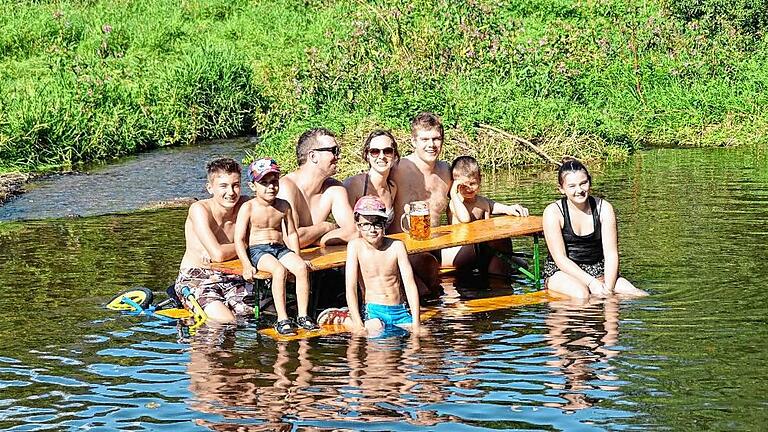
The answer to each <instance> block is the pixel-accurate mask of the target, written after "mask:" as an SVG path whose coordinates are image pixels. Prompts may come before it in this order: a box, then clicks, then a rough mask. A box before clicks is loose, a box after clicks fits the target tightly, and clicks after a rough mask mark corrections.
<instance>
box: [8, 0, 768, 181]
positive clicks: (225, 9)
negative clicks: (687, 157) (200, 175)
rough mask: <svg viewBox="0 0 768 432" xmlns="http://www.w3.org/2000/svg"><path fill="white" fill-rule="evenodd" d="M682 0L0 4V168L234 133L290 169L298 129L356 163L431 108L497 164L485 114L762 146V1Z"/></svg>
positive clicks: (458, 146)
mask: <svg viewBox="0 0 768 432" xmlns="http://www.w3.org/2000/svg"><path fill="white" fill-rule="evenodd" d="M686 1H687V3H686V2H683V3H685V4H683V3H680V2H668V0H659V1H656V2H654V1H639V0H624V1H618V0H588V1H580V2H574V1H568V0H533V1H527V2H522V1H520V2H490V1H485V0H481V1H469V0H465V1H460V0H451V1H448V0H443V1H438V2H432V1H429V2H428V1H423V0H416V1H405V0H395V1H392V2H363V1H361V0H360V1H302V2H299V1H287V0H283V1H280V0H265V1H259V2H256V1H244V0H192V1H182V2H178V1H170V0H140V1H128V0H122V1H109V2H107V1H97V0H90V1H86V0H81V1H60V2H51V3H42V2H32V1H28V2H18V1H17V2H4V3H3V4H2V6H0V171H11V170H22V171H29V170H41V169H45V168H47V167H48V168H50V167H54V168H60V167H65V168H66V167H71V166H72V165H73V164H77V163H80V162H85V161H92V160H105V159H109V158H113V157H117V156H120V155H124V154H129V153H135V152H138V151H142V150H145V149H150V148H154V147H158V146H165V145H180V144H187V143H191V142H194V141H196V140H201V139H211V138H223V137H232V136H238V135H244V134H259V135H261V137H262V140H261V142H262V144H261V147H260V148H257V149H255V150H254V152H253V153H254V154H270V155H273V156H275V157H277V158H278V160H279V161H280V162H281V164H282V165H284V166H291V165H292V164H293V163H294V161H293V146H294V142H295V139H296V137H297V136H298V135H299V134H300V133H301V132H302V131H303V130H304V129H306V128H308V127H313V126H321V125H322V126H326V127H330V128H332V129H335V130H337V131H339V132H340V133H341V141H342V142H344V143H345V144H349V146H351V147H354V149H349V154H350V155H352V154H356V153H357V151H356V149H357V147H359V145H360V141H361V139H362V137H363V136H364V135H365V133H366V132H367V130H370V128H372V127H382V126H383V127H389V128H393V129H395V130H396V131H397V132H398V134H399V135H400V136H402V137H403V138H404V139H403V140H401V141H402V142H401V145H407V142H406V141H407V140H406V139H405V138H406V137H407V132H406V131H407V126H408V122H409V120H410V118H411V117H413V115H415V114H416V113H418V112H420V111H424V110H431V111H435V112H437V113H439V114H441V115H442V117H443V119H444V121H445V123H446V125H447V126H448V129H449V133H448V138H449V142H448V145H447V149H446V150H447V154H446V158H449V159H450V158H451V157H452V156H453V155H456V154H459V153H466V152H469V153H473V154H474V155H476V156H477V157H479V158H480V159H481V162H483V163H484V164H485V165H486V166H493V167H495V166H503V165H509V164H522V163H531V162H536V161H537V159H536V157H535V156H532V155H531V154H529V153H528V152H526V151H524V150H523V149H522V148H521V147H518V146H517V145H516V144H514V143H513V142H511V141H508V140H503V139H499V137H494V136H490V135H488V134H487V133H485V132H483V131H481V130H478V129H477V128H476V125H477V124H480V123H486V124H491V125H493V126H496V127H499V128H501V129H504V130H506V131H509V132H510V133H513V134H515V135H517V136H521V137H523V138H527V139H529V140H532V141H534V142H535V143H537V144H539V145H540V146H541V147H542V148H543V149H545V150H546V151H547V152H549V153H551V154H552V155H553V156H555V157H558V156H561V155H563V154H572V155H576V156H580V157H587V158H602V159H605V158H615V157H621V154H623V153H626V151H629V150H631V149H634V148H637V147H639V146H644V145H678V146H721V145H743V144H755V145H765V143H766V142H768V132H766V131H768V128H766V126H768V114H766V112H765V109H764V107H765V106H768V92H766V89H768V67H766V66H768V41H767V40H766V37H765V35H764V34H763V30H762V28H764V26H762V24H761V23H763V22H764V21H763V20H764V19H766V16H768V15H767V13H768V12H766V11H768V7H766V8H762V6H760V3H759V2H757V3H755V2H750V1H748V0H738V1H736V2H734V3H728V4H727V5H726V4H725V3H724V2H722V0H686ZM688 3H691V4H688ZM702 5H703V6H702ZM726 6H728V7H726ZM726 9H727V10H728V11H729V13H722V11H723V10H726ZM766 22H768V21H766ZM468 143H469V144H468ZM349 146H348V147H349ZM347 159H349V160H350V161H356V160H357V158H347ZM351 166H357V165H355V164H351Z"/></svg>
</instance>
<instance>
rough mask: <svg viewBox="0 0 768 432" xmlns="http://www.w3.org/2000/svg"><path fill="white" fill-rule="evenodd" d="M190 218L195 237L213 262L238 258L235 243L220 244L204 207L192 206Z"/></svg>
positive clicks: (200, 205) (198, 204) (199, 205)
mask: <svg viewBox="0 0 768 432" xmlns="http://www.w3.org/2000/svg"><path fill="white" fill-rule="evenodd" d="M189 218H190V220H191V221H192V230H193V231H194V233H195V236H196V237H197V238H198V240H199V241H200V244H201V245H202V246H203V248H205V251H206V252H207V253H208V258H210V260H211V261H216V262H221V261H226V260H229V259H232V258H234V257H235V256H237V252H236V251H235V244H234V243H225V244H221V243H219V239H217V238H216V235H215V234H214V233H213V230H212V229H211V216H210V214H209V213H208V209H206V208H205V206H204V205H202V204H200V203H195V204H192V207H190V209H189Z"/></svg>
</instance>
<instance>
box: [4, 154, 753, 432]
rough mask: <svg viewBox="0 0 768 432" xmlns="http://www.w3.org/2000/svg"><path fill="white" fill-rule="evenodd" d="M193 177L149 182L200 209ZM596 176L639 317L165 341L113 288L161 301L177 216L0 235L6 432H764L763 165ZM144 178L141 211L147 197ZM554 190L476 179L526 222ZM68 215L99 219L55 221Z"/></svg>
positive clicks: (614, 307)
mask: <svg viewBox="0 0 768 432" xmlns="http://www.w3.org/2000/svg"><path fill="white" fill-rule="evenodd" d="M176 152H178V153H175V158H184V156H183V152H180V151H176ZM159 155H160V156H159V157H162V158H165V157H166V156H167V153H160V154H159ZM143 157H145V158H147V160H151V159H152V157H151V156H143ZM171 159H173V158H171ZM193 159H194V158H193ZM134 160H136V159H134ZM147 163H148V162H147ZM174 163H175V161H173V160H166V162H164V164H165V166H166V169H167V167H168V166H170V165H173V164H174ZM196 163H197V165H200V160H199V159H198V160H197V162H196ZM123 166H124V165H123ZM189 170H191V171H192V172H187V171H178V172H176V174H177V177H175V178H174V179H171V180H164V181H166V182H167V181H171V182H173V184H176V185H179V187H180V188H181V187H191V188H193V189H194V188H199V187H200V185H201V182H202V181H203V177H202V175H201V174H200V172H199V171H200V170H202V166H195V167H194V168H189ZM125 171H127V170H124V172H125ZM593 171H594V172H593V176H594V178H595V188H596V191H597V192H596V193H597V194H598V195H603V196H606V197H607V198H609V199H610V200H611V202H612V203H613V204H614V206H615V207H616V210H617V214H618V216H619V229H620V233H619V234H620V252H621V260H622V267H621V270H622V273H623V275H625V276H626V277H628V278H629V279H630V280H632V281H634V282H635V284H636V285H638V286H639V287H641V288H643V289H645V290H647V291H649V292H650V293H651V296H650V297H648V298H646V299H642V300H636V301H623V302H621V303H619V302H616V301H607V302H595V303H594V304H590V305H570V304H561V303H545V304H539V305H533V306H524V307H516V308H510V309H505V310H498V311H491V312H484V313H480V314H475V315H464V316H456V315H455V314H453V315H451V316H447V317H444V318H439V319H433V320H430V321H429V322H428V324H427V327H428V328H429V334H428V335H427V336H424V337H422V338H411V337H409V336H393V337H389V338H383V339H373V340H367V339H355V338H350V337H349V336H344V335H342V336H335V337H327V338H317V339H311V340H305V341H300V342H291V343H277V342H274V341H272V340H270V339H267V338H264V337H261V336H259V334H258V333H257V332H256V328H255V326H254V325H247V326H243V327H241V328H238V329H236V330H235V329H225V330H213V329H203V330H201V331H200V332H198V333H197V334H196V335H194V336H192V337H180V336H179V331H178V329H177V328H176V327H175V326H174V325H168V324H161V323H159V322H156V321H152V320H148V319H143V318H138V317H128V316H120V315H118V314H117V313H115V312H111V311H108V310H105V309H104V308H103V305H104V303H105V302H106V301H108V300H109V299H110V298H111V297H112V296H113V295H115V294H116V293H117V292H119V291H120V290H122V289H125V288H126V287H130V286H133V285H145V286H150V287H154V288H156V289H158V290H160V289H161V288H162V287H164V286H165V285H167V284H168V283H169V282H170V281H171V280H172V279H173V278H174V277H175V273H176V269H177V267H178V262H179V260H180V258H181V255H182V253H183V250H182V248H183V230H182V224H183V220H184V217H185V210H184V209H163V210H155V211H143V212H130V210H131V208H136V207H141V205H142V204H130V205H127V207H124V208H119V209H116V210H115V211H120V212H123V214H120V215H101V216H89V217H82V218H75V219H72V218H63V217H61V218H58V219H42V220H34V221H26V222H6V223H3V224H0V250H2V254H1V255H0V311H2V312H1V313H2V319H0V341H2V345H1V346H2V350H1V351H0V428H1V429H7V430H41V429H54V430H79V429H91V428H94V429H98V430H116V429H130V430H174V431H175V430H208V429H213V430H388V431H389V430H393V431H409V430H438V431H479V430H569V431H570V430H648V429H652V430H760V429H763V428H764V427H765V424H768V399H767V398H766V396H765V394H766V389H768V368H766V366H768V353H767V352H766V349H765V346H766V342H768V337H767V336H768V331H767V327H766V308H767V307H766V304H767V302H766V301H767V300H768V294H766V289H765V288H766V284H765V282H764V277H763V275H762V271H761V270H762V269H763V268H764V266H765V262H766V259H768V252H766V251H767V249H766V247H765V244H766V243H767V242H768V209H767V208H766V206H765V203H766V202H768V159H767V157H766V153H765V152H761V151H751V150H729V149H710V150H668V149H662V150H651V151H644V152H640V153H638V154H636V155H634V156H633V157H632V158H631V160H629V161H628V162H626V163H622V164H619V165H611V166H605V167H600V168H595V169H594V170H593ZM149 172H150V173H151V174H150V176H149V177H148V178H149V180H146V181H147V184H146V185H145V187H143V188H139V189H138V190H139V191H142V190H143V191H147V189H148V188H150V189H151V187H152V186H153V185H155V184H156V183H154V180H153V179H154V177H152V176H154V174H155V170H154V169H153V170H151V171H149ZM82 177H83V178H85V177H93V175H91V176H82ZM554 177H555V175H554V173H552V172H548V173H543V174H542V173H520V172H517V173H497V174H488V175H486V177H485V178H484V180H485V182H486V184H485V191H486V193H487V194H488V195H490V196H492V197H495V198H497V199H500V200H509V201H516V202H517V201H519V202H523V203H525V204H527V205H528V206H529V208H530V209H531V210H532V212H533V213H536V214H540V213H541V211H542V210H543V208H544V207H545V206H546V205H547V204H548V203H549V202H551V201H552V200H554V199H555V198H556V197H557V192H556V189H555V179H554ZM76 178H77V177H73V176H71V177H67V180H66V181H74V179H76ZM56 181H59V179H52V180H51V182H52V183H55V182H56ZM102 183H103V182H102ZM43 187H50V188H54V189H55V188H61V187H62V186H61V185H60V184H59V185H53V184H52V185H48V186H41V188H43ZM81 187H82V183H80V182H77V181H74V183H73V185H70V186H67V187H66V188H64V189H59V190H60V191H62V192H61V193H62V194H63V193H67V192H66V191H68V190H72V189H73V188H74V189H75V190H80V191H82V190H83V189H81ZM86 189H90V188H86ZM105 189H106V190H108V189H109V188H105ZM113 190H114V189H113ZM198 190H199V189H198ZM104 193H105V194H106V195H109V194H108V193H107V192H104ZM127 194H128V195H133V194H141V195H142V196H140V197H135V196H133V197H128V196H124V195H125V194H122V195H121V194H116V195H114V196H113V197H112V198H109V199H113V198H114V200H115V202H123V201H130V200H131V199H137V200H139V201H147V200H150V201H151V200H153V199H154V198H150V197H148V196H147V195H145V194H143V192H130V193H127ZM188 194H189V190H188V189H179V190H175V189H174V188H171V193H169V196H167V197H166V196H162V197H160V198H157V199H168V198H172V197H175V196H187V195H188ZM115 197H117V198H115ZM28 198H29V197H28V196H27V199H28ZM70 198H71V197H70ZM21 199H22V200H23V199H24V197H22V198H21ZM105 199H107V198H105ZM67 202H69V201H67ZM12 204H13V203H12ZM16 205H18V204H16ZM22 207H23V206H19V208H18V209H17V210H16V211H17V212H22V211H26V210H24V209H23V208H22ZM52 207H55V208H59V210H61V207H60V206H58V205H56V206H52ZM29 211H32V210H29ZM35 211H36V210H35ZM70 211H71V212H74V213H77V214H94V213H98V211H94V212H91V211H86V210H85V208H84V207H73V206H70V207H67V208H66V209H65V211H64V212H63V214H62V212H60V213H58V214H56V216H64V215H65V214H66V213H67V212H70ZM16 214H17V215H18V214H20V213H16ZM27 214H29V213H27ZM33 214H34V213H33ZM47 215H48V213H44V212H43V213H41V214H39V215H38V214H34V216H47ZM6 218H10V219H16V218H18V216H13V217H6ZM23 218H24V219H29V217H23ZM33 218H35V219H36V218H37V217H33ZM528 243H529V242H528V241H525V240H520V241H517V242H516V244H517V245H518V247H519V248H520V249H522V250H526V249H530V245H529V244H528ZM450 285H451V281H446V288H450ZM319 289H323V287H320V288H319ZM525 290H530V287H529V286H524V285H523V284H521V283H515V284H513V286H512V287H511V288H499V287H496V288H494V289H493V290H489V289H488V287H487V286H483V285H479V284H478V285H476V286H471V287H469V290H467V289H465V290H464V291H462V292H464V293H465V294H466V293H467V292H470V293H471V295H474V296H490V295H496V294H501V293H509V292H511V291H514V292H521V291H525ZM453 300H455V299H448V298H447V296H446V298H445V299H443V301H446V302H447V301H453Z"/></svg>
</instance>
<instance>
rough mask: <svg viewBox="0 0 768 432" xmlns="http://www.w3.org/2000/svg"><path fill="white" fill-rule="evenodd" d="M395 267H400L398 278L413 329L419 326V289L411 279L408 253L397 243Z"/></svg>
mask: <svg viewBox="0 0 768 432" xmlns="http://www.w3.org/2000/svg"><path fill="white" fill-rule="evenodd" d="M396 245H397V265H398V267H400V278H401V280H402V281H403V286H404V288H405V298H407V299H408V306H410V308H411V317H413V324H412V325H411V327H412V328H413V329H417V328H419V326H420V325H421V306H420V305H419V288H418V287H417V286H416V280H415V279H414V277H413V269H412V268H411V262H410V261H409V260H408V252H407V251H406V250H405V245H404V244H403V243H402V242H397V243H396Z"/></svg>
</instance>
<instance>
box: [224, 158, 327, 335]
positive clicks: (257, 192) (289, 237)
mask: <svg viewBox="0 0 768 432" xmlns="http://www.w3.org/2000/svg"><path fill="white" fill-rule="evenodd" d="M279 184H280V168H279V167H278V166H277V162H275V161H274V160H273V159H270V158H262V159H258V160H256V161H254V162H253V163H252V164H251V165H250V166H249V167H248V187H250V188H251V190H252V191H253V198H252V199H251V200H250V201H248V202H246V203H244V204H243V205H242V207H241V208H240V212H239V213H238V215H237V225H236V226H235V249H236V250H237V257H238V258H240V262H241V263H242V265H243V277H244V278H245V279H246V280H252V279H253V277H254V276H255V274H256V273H257V271H258V270H262V271H267V272H270V273H272V298H273V299H274V301H275V310H276V311H277V323H276V324H275V330H276V331H277V332H278V333H280V334H281V335H295V334H296V331H295V330H294V326H293V323H292V322H291V320H290V319H288V312H287V310H286V306H285V281H286V278H287V276H288V274H287V271H289V272H291V273H292V274H293V275H294V277H295V278H296V298H297V302H298V307H299V316H298V318H296V324H297V325H298V326H299V327H301V328H303V329H305V330H316V329H317V324H315V323H314V322H313V321H312V319H311V318H310V317H309V313H308V308H309V270H308V269H307V264H306V263H304V260H302V259H301V251H300V249H299V235H298V233H297V232H296V226H295V225H294V224H293V214H292V213H293V211H292V209H291V205H290V204H288V201H286V200H283V199H280V198H277V191H278V190H279V189H280V186H279ZM283 232H285V234H286V236H285V241H283ZM286 245H287V246H286ZM257 269H258V270H257Z"/></svg>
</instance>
